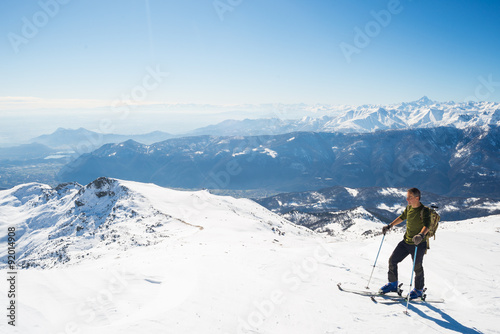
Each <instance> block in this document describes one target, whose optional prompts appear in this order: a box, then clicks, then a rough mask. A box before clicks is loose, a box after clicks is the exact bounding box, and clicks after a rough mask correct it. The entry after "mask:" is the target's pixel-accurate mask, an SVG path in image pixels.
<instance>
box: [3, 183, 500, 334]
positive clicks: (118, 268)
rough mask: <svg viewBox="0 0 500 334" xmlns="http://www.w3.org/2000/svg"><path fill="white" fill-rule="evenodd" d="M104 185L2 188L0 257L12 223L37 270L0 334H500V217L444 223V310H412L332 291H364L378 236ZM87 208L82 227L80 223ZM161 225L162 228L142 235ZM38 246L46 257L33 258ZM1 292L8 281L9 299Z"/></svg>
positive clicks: (439, 251)
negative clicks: (334, 233)
mask: <svg viewBox="0 0 500 334" xmlns="http://www.w3.org/2000/svg"><path fill="white" fill-rule="evenodd" d="M96 181H98V180H96ZM96 181H94V182H93V183H91V184H89V185H87V186H85V187H83V186H78V185H74V184H73V185H66V186H65V189H66V190H67V191H68V192H64V193H66V195H62V194H63V191H62V189H60V190H59V191H60V192H61V193H60V194H59V193H57V190H55V189H52V190H51V189H50V188H49V187H46V186H43V185H38V184H30V185H23V186H19V187H16V188H14V189H10V190H5V191H2V192H0V228H1V231H2V232H1V233H2V234H1V237H0V238H1V239H0V240H1V242H2V244H1V250H0V256H1V257H2V258H4V257H5V253H6V244H5V235H6V230H7V226H16V228H17V229H18V230H19V232H20V234H19V237H20V240H19V242H18V244H17V246H16V251H17V252H18V254H19V255H20V256H21V257H22V256H23V255H21V254H24V253H23V252H24V251H26V250H31V253H29V254H31V255H29V254H27V255H26V262H25V264H27V263H32V264H33V266H34V265H36V264H38V265H39V266H40V267H38V268H33V266H31V268H30V269H20V270H19V271H18V273H19V274H18V285H17V291H18V298H17V302H18V318H17V326H16V327H15V328H13V327H11V326H9V325H7V320H6V319H5V315H4V320H2V321H1V322H0V331H1V332H2V333H120V334H123V333H325V334H326V333H367V332H371V333H378V332H380V333H381V332H384V333H401V332H411V333H424V332H426V333H427V332H441V333H457V332H460V333H478V332H482V333H500V329H499V328H498V325H497V319H498V316H499V315H500V300H499V299H498V298H497V296H498V294H497V291H498V288H499V279H498V277H497V276H498V273H499V272H500V257H499V255H500V247H499V244H498V240H499V239H498V238H499V234H498V233H499V232H500V219H499V218H500V216H491V217H486V218H477V219H473V220H467V221H462V222H459V223H458V222H457V223H455V222H445V223H443V224H442V227H441V228H440V230H439V231H438V234H437V239H436V240H435V241H432V243H431V250H430V251H429V253H428V255H427V256H426V257H425V261H424V267H425V270H426V286H427V287H428V289H429V290H428V294H429V296H430V297H434V298H444V299H445V300H446V302H445V303H444V304H432V305H410V316H407V315H405V314H404V313H403V310H404V306H403V305H402V304H394V305H382V304H374V303H373V302H372V301H371V300H370V299H369V298H366V297H364V296H358V295H353V294H348V293H343V292H340V291H339V290H338V289H337V287H336V284H337V283H338V282H343V285H345V286H349V287H352V288H358V289H364V286H366V284H367V280H368V277H369V274H370V272H371V269H372V266H373V261H374V259H375V256H376V254H377V251H378V249H379V246H380V241H381V239H382V238H381V236H380V235H378V236H375V237H371V238H366V239H359V238H356V239H355V238H352V239H351V240H349V238H348V239H347V240H346V238H344V239H343V240H342V239H341V238H332V237H328V236H321V235H318V234H315V233H312V232H310V231H308V230H306V229H305V228H302V227H299V226H295V225H293V224H290V223H288V222H287V221H285V220H284V219H283V218H281V217H280V216H278V215H276V214H273V213H272V212H270V211H268V210H266V209H264V208H263V207H261V206H259V205H257V204H256V203H254V202H252V201H249V200H242V199H238V200H237V199H234V198H231V197H220V196H214V195H211V194H209V193H207V192H180V191H174V190H170V189H165V188H160V187H158V186H154V185H150V184H140V183H135V182H126V181H118V180H111V179H100V180H99V181H98V182H96ZM69 189H72V190H69ZM82 189H83V190H82ZM40 194H41V195H40ZM97 194H99V195H100V196H101V197H98V196H97ZM96 198H98V199H99V200H97V199H96ZM75 201H79V204H75ZM72 203H73V204H72ZM125 204H127V205H128V207H124V205H125ZM64 205H66V206H64ZM100 205H102V206H103V207H101V206H100ZM122 206H123V207H122ZM72 208H73V210H74V211H71V210H72ZM104 208H107V209H104ZM113 208H116V209H114V210H113ZM131 208H133V210H134V211H135V212H136V214H135V215H132V213H131V210H132V209H131ZM77 209H78V210H77ZM75 210H77V211H75ZM127 210H128V211H127ZM68 212H69V213H68ZM127 212H128V213H129V215H126V213H127ZM82 213H85V215H86V216H87V219H86V220H85V222H86V223H87V224H86V225H85V226H84V224H83V221H82V220H78V219H75V217H78V215H81V214H82ZM155 213H156V214H155ZM106 214H107V216H106ZM113 214H115V216H114V217H113V216H112V215H113ZM68 219H69V220H71V219H72V220H71V221H72V222H73V228H74V230H71V229H69V228H66V229H65V230H63V231H61V233H62V234H61V235H60V236H58V237H57V238H55V239H58V238H62V239H60V240H62V241H61V243H65V242H66V241H68V240H69V241H71V243H70V244H71V245H73V246H75V245H79V247H76V246H75V247H70V246H68V247H67V250H66V251H65V252H64V254H65V255H66V257H63V258H61V259H59V257H58V256H56V257H55V258H54V257H53V256H51V254H50V252H48V250H47V249H46V248H45V247H44V246H43V245H45V244H50V242H49V241H48V240H47V238H46V236H44V233H46V232H48V231H49V230H50V231H52V230H51V229H52V228H53V227H52V226H53V225H57V224H58V223H61V224H63V223H67V222H68V221H69V220H68ZM140 219H142V220H140ZM33 224H36V227H37V228H35V226H34V225H33ZM78 224H80V225H78ZM158 224H162V225H161V226H158V227H159V231H155V232H152V233H149V234H147V233H146V232H144V231H143V230H146V229H148V227H151V226H153V227H152V228H155V226H157V225H158ZM365 224H369V222H366V221H365V222H363V226H364V225H365ZM69 225H70V224H68V226H69ZM77 225H78V226H82V227H85V230H82V229H79V231H77V227H76V226H77ZM99 226H104V227H101V228H100V227H99ZM105 226H108V227H105ZM158 227H157V228H158ZM358 227H359V226H358ZM358 227H356V226H354V227H353V228H358ZM372 228H374V229H375V228H380V224H377V223H373V226H372ZM23 229H24V230H23ZM47 229H48V230H47ZM112 230H114V232H111V231H112ZM23 231H24V232H23ZM360 231H361V230H360ZM21 232H23V233H21ZM53 232H54V231H52V233H53ZM78 233H80V235H79V234H78ZM92 233H93V234H92ZM101 235H104V236H105V237H104V238H103V239H102V241H100V240H101V238H102V237H101ZM110 235H116V237H115V241H114V242H112V241H111V240H112V237H110ZM154 235H156V237H153V236H154ZM94 236H95V237H94ZM140 236H141V237H142V239H139V237H140ZM133 237H134V239H135V240H140V241H141V242H135V241H132V238H133ZM401 238H402V233H401V232H397V231H394V232H393V233H390V234H388V235H387V236H386V238H385V242H384V244H383V246H382V249H381V253H380V256H379V260H378V264H377V267H376V269H375V271H374V274H373V278H372V281H371V284H370V287H371V288H372V289H373V290H376V289H377V288H378V287H379V286H381V285H382V284H384V283H386V271H387V265H386V263H387V259H388V257H389V256H390V253H391V252H392V250H393V248H394V247H395V246H396V244H397V243H398V242H399V241H400V240H401ZM93 239H98V240H97V241H96V240H93ZM58 240H59V239H58ZM78 240H79V241H78ZM148 240H150V241H151V242H150V243H149V244H148V243H147V241H148ZM120 241H121V243H120ZM88 243H90V244H91V247H88V248H86V249H84V248H85V247H84V246H85V245H87V244H88ZM37 252H39V253H40V254H45V255H46V257H43V256H42V259H38V258H36V257H34V256H33V257H32V258H29V259H28V257H29V256H32V255H33V254H35V253H37ZM87 253H88V255H87ZM81 255H85V256H84V257H82V256H81ZM2 265H3V263H2ZM43 266H45V269H40V268H41V267H43ZM4 268H5V266H4ZM410 271H411V263H410V261H409V259H407V260H405V261H404V262H403V263H402V264H401V265H400V280H401V282H403V283H405V287H404V288H405V289H406V290H407V289H408V285H409V281H410ZM2 272H3V275H4V277H5V276H6V269H2ZM6 284H7V282H6V280H5V279H1V280H0V291H1V293H0V296H1V297H0V304H1V305H7V296H6V293H5V292H6V291H7V286H6ZM4 310H5V308H4ZM4 312H6V311H4Z"/></svg>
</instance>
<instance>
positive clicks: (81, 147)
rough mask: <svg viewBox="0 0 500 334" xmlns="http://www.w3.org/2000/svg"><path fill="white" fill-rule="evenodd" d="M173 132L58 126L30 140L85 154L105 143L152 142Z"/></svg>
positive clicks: (165, 137) (163, 138) (164, 138)
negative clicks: (132, 132) (116, 131)
mask: <svg viewBox="0 0 500 334" xmlns="http://www.w3.org/2000/svg"><path fill="white" fill-rule="evenodd" d="M172 137H173V136H172V135H171V134H168V133H166V132H162V131H154V132H150V133H146V134H139V135H120V134H112V133H99V132H95V131H89V130H87V129H84V128H79V129H65V128H58V129H57V130H56V131H55V132H53V133H51V134H47V135H41V136H38V137H35V138H33V139H31V140H30V142H31V143H38V144H43V145H45V146H48V147H51V148H54V149H65V150H68V149H72V150H73V151H75V152H77V153H79V154H83V153H88V152H91V151H93V150H95V149H98V148H99V147H101V146H102V145H104V144H109V143H120V142H123V141H126V140H135V141H137V142H140V143H144V144H152V143H156V142H159V141H163V140H166V139H169V138H172Z"/></svg>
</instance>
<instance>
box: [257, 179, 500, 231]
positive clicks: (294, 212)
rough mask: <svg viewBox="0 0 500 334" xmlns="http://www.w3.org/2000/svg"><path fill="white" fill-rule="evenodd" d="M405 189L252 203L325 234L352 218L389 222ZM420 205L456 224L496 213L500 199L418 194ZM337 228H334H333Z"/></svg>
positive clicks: (326, 192) (329, 192) (335, 190)
mask: <svg viewBox="0 0 500 334" xmlns="http://www.w3.org/2000/svg"><path fill="white" fill-rule="evenodd" d="M406 191H407V189H406V188H356V189H354V188H346V187H340V186H337V187H331V188H326V189H320V190H318V191H305V192H298V193H284V194H279V195H275V196H271V197H267V198H260V199H255V201H256V202H257V203H259V204H261V205H262V206H264V207H266V208H267V209H269V210H271V211H273V212H276V213H280V214H282V215H283V216H284V217H285V218H286V219H288V220H289V221H291V222H294V223H296V224H299V225H302V226H306V227H308V228H310V229H312V230H314V231H318V232H328V231H329V229H328V228H327V226H332V224H334V225H339V224H340V225H341V226H344V227H345V226H350V224H352V223H353V221H355V220H356V218H359V217H362V218H363V219H366V220H370V221H374V222H384V223H390V222H391V221H393V220H394V219H395V218H396V217H397V216H399V215H400V214H401V213H402V212H403V210H404V209H405V207H406V205H407V203H406V202H405V198H406ZM422 203H423V204H424V205H427V206H431V205H434V206H436V207H437V209H436V210H437V212H438V213H439V214H440V216H441V220H443V221H460V220H466V219H470V218H477V217H484V216H489V215H495V214H500V200H498V199H496V200H495V199H491V198H474V197H470V198H468V197H445V196H439V195H436V194H433V193H429V192H422ZM336 228H337V226H336Z"/></svg>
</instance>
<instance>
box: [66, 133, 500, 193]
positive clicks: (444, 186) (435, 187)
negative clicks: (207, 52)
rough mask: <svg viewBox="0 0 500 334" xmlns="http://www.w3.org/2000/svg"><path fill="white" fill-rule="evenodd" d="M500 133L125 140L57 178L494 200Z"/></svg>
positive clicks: (80, 161) (73, 165) (86, 156)
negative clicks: (397, 191) (399, 191)
mask: <svg viewBox="0 0 500 334" xmlns="http://www.w3.org/2000/svg"><path fill="white" fill-rule="evenodd" d="M499 132H500V128H499V127H497V126H487V127H469V128H466V129H458V128H453V127H447V128H430V129H427V128H422V129H411V130H392V131H378V132H371V133H313V132H298V133H290V134H284V135H276V136H249V137H247V136H239V137H218V136H197V137H184V138H174V139H169V140H166V141H163V142H160V143H155V144H152V145H143V144H139V143H137V142H134V141H127V142H124V143H120V144H107V145H104V146H102V147H101V148H99V149H98V150H95V151H93V152H92V153H90V154H84V155H82V156H80V157H79V158H78V159H76V160H75V161H74V162H72V163H70V164H68V165H66V166H65V167H64V168H63V169H62V170H61V172H60V174H59V178H60V181H61V182H69V181H76V182H79V183H82V184H86V183H88V182H90V181H92V180H93V179H95V178H97V177H99V176H109V177H115V178H120V179H126V180H134V181H139V182H152V183H155V184H158V185H160V186H167V187H174V188H186V189H190V188H191V189H200V188H210V189H266V190H274V191H278V192H290V191H304V190H316V189H321V188H326V187H332V186H337V185H341V186H346V187H352V188H358V187H407V188H409V187H413V186H418V187H419V188H421V189H422V190H423V191H428V192H433V193H436V194H438V195H447V196H452V197H457V196H465V197H481V198H482V197H492V198H498V193H499V190H500V189H499V187H500V182H499V175H498V171H499V170H500V156H499V155H498V152H499V147H500V133H499Z"/></svg>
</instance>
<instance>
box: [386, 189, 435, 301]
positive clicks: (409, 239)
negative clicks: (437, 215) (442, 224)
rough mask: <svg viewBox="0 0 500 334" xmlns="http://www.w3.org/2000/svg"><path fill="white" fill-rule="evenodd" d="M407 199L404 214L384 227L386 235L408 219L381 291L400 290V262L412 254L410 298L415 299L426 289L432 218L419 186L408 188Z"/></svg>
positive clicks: (390, 259) (393, 253) (392, 256)
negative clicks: (425, 272) (387, 278)
mask: <svg viewBox="0 0 500 334" xmlns="http://www.w3.org/2000/svg"><path fill="white" fill-rule="evenodd" d="M406 200H407V201H408V206H407V207H406V209H405V211H404V212H403V214H401V216H399V217H398V218H396V219H394V221H393V222H392V223H390V224H389V225H386V226H384V227H383V229H382V233H384V235H385V234H386V233H387V231H389V230H390V229H391V228H392V227H393V226H395V225H398V224H400V223H401V222H403V221H404V220H406V233H405V235H404V239H403V240H402V241H401V242H400V243H399V244H398V245H397V246H396V248H395V249H394V251H393V252H392V255H391V257H390V258H389V272H388V276H389V283H387V284H386V285H384V286H383V287H382V288H380V293H388V292H392V291H394V292H397V291H398V263H399V262H401V261H403V260H404V259H405V258H406V257H407V256H408V254H410V255H411V257H412V260H414V261H415V289H413V290H412V291H411V292H410V299H415V298H418V297H422V294H423V289H424V268H423V266H422V262H423V259H424V255H425V251H426V250H427V242H426V241H425V234H426V233H427V231H428V230H429V225H430V222H431V218H430V212H429V210H426V208H425V207H424V205H423V204H422V203H420V190H418V189H417V188H411V189H408V193H407V197H406ZM422 210H423V212H422ZM415 247H417V258H416V259H413V257H414V256H415Z"/></svg>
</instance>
